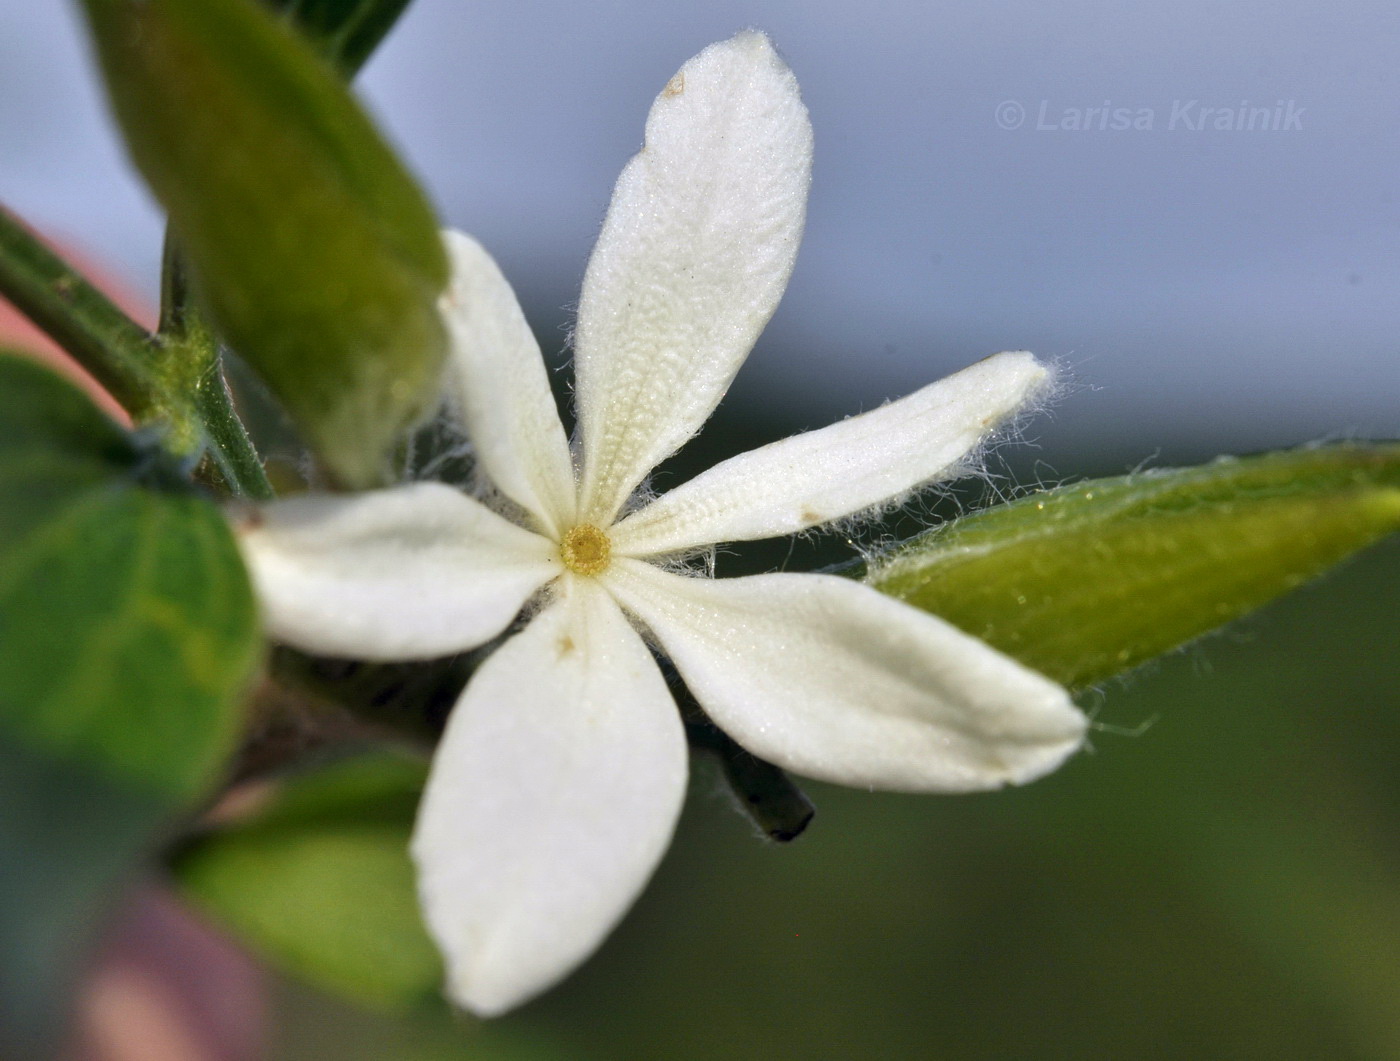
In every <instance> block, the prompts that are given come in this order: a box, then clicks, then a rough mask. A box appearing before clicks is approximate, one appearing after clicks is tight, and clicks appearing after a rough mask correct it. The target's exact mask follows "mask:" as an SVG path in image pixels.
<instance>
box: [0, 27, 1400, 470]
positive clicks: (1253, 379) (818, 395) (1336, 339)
mask: <svg viewBox="0 0 1400 1061" xmlns="http://www.w3.org/2000/svg"><path fill="white" fill-rule="evenodd" d="M750 25H752V26H757V27H760V28H763V29H766V30H768V31H769V33H770V34H771V35H772V36H773V38H774V40H775V41H776V43H777V45H778V47H779V48H780V49H781V50H782V52H783V53H784V54H785V56H786V57H787V59H788V61H789V62H790V63H791V65H792V66H793V68H794V70H795V71H796V73H797V76H798V78H799V80H800V82H801V84H802V88H803V92H804V96H805V98H806V100H807V103H808V106H809V107H810V109H811V111H812V118H813V122H814V125H815V129H816V139H817V158H816V176H815V185H814V189H813V195H812V203H811V211H810V215H809V222H808V229H807V235H806V242H805V244H804V246H803V249H802V253H801V255H800V256H799V259H798V267H797V272H796V274H795V276H794V278H793V282H792V286H791V288H790V289H789V291H788V295H787V298H786V299H785V300H784V302H783V304H782V306H781V308H780V309H779V311H778V314H777V316H776V318H775V319H774V321H773V324H772V326H771V327H770V329H769V332H768V333H767V335H766V336H765V338H764V340H763V341H762V342H761V344H760V346H759V351H758V353H757V355H756V356H755V357H754V358H753V360H752V361H751V362H750V364H749V366H748V367H747V368H746V370H745V372H744V374H743V375H741V377H740V380H739V383H738V384H737V385H736V387H735V388H734V391H733V393H732V396H731V402H732V403H733V405H734V406H737V407H738V408H743V407H745V406H747V405H752V406H754V407H758V406H759V404H760V403H761V404H762V406H763V407H764V408H768V409H770V410H771V408H772V405H771V403H773V402H774V401H780V402H786V403H788V405H787V408H789V409H790V410H791V412H790V416H791V417H792V418H793V419H792V426H819V425H821V424H823V423H826V422H828V421H829V420H830V419H831V417H832V416H833V415H837V414H841V413H849V412H854V411H857V410H859V409H861V408H866V407H869V406H870V405H871V404H874V403H878V402H879V401H882V400H884V399H885V398H888V397H894V396H898V395H900V394H903V393H906V392H908V391H910V390H912V389H914V388H915V387H917V386H919V385H921V384H923V383H926V382H929V381H931V380H932V379H934V378H936V377H939V376H942V375H944V374H945V373H947V372H948V371H950V370H953V369H955V368H958V367H960V366H962V365H964V364H966V363H968V362H970V361H973V360H975V359H977V358H979V357H981V356H984V355H986V354H988V353H992V352H995V351H996V350H1000V349H1007V348H1018V347H1021V348H1028V349H1031V350H1034V351H1035V352H1036V353H1038V354H1040V355H1042V356H1045V357H1049V358H1053V359H1057V360H1060V361H1061V362H1063V363H1065V364H1066V365H1068V366H1069V367H1070V368H1071V369H1072V372H1073V380H1074V382H1075V384H1076V387H1075V390H1074V391H1073V392H1072V393H1071V394H1070V395H1069V396H1068V397H1067V398H1065V399H1064V400H1062V401H1061V402H1059V403H1058V404H1057V406H1056V412H1055V417H1054V420H1053V421H1052V422H1044V421H1043V422H1041V423H1040V424H1039V425H1037V428H1036V429H1035V432H1034V433H1035V435H1036V436H1037V437H1038V439H1039V441H1040V443H1041V445H1042V447H1043V449H1042V453H1041V456H1042V457H1043V458H1044V459H1045V460H1046V461H1047V462H1048V463H1049V465H1050V467H1051V468H1052V469H1058V470H1060V471H1063V472H1066V473H1068V472H1070V471H1072V470H1074V468H1073V465H1074V464H1075V463H1076V462H1075V461H1073V460H1069V461H1068V465H1067V464H1066V462H1065V461H1063V460H1059V459H1056V458H1057V455H1058V454H1065V455H1068V454H1072V453H1076V452H1083V451H1084V450H1085V448H1089V449H1092V450H1094V451H1097V452H1099V453H1101V454H1104V455H1105V456H1108V455H1109V454H1111V455H1112V456H1111V460H1112V461H1117V462H1118V464H1119V465H1120V466H1121V467H1124V468H1126V467H1128V466H1131V465H1133V464H1135V463H1136V462H1137V461H1138V460H1140V459H1143V458H1151V457H1153V455H1154V454H1156V455H1157V456H1158V458H1159V459H1160V460H1161V461H1165V462H1170V461H1172V460H1191V459H1197V458H1198V457H1200V456H1201V455H1204V454H1208V453H1209V452H1212V451H1215V452H1221V451H1227V450H1234V451H1243V450H1251V449H1259V448H1264V447H1268V446H1276V445H1282V444H1290V443H1297V442H1304V441H1308V440H1312V439H1317V438H1321V437H1332V436H1336V435H1339V434H1340V435H1363V436H1395V435H1400V401H1397V398H1400V358H1397V356H1396V347H1397V340H1396V322H1397V321H1400V259H1397V255H1396V253H1395V250H1396V246H1397V242H1400V198H1397V187H1396V183H1397V181H1396V177H1397V172H1398V171H1400V74H1397V64H1396V62H1395V57H1396V54H1397V52H1398V51H1400V11H1398V10H1397V9H1396V8H1395V7H1394V6H1393V5H1391V4H1388V3H1379V2H1377V3H1355V2H1354V3H1348V4H1342V5H1338V6H1333V5H1315V4H1303V3H1292V4H1283V5H1279V4H1274V3H1268V4H1266V3H1261V2H1256V0H1250V2H1243V3H1234V4H1230V5H1221V4H1217V3H1213V2H1203V0H1186V2H1183V3H1177V4H1172V5H1123V4H1112V3H1101V2H1091V0H1070V2H1067V3H1056V4H1040V3H1034V4H1032V3H1024V2H1018V3H999V4H998V3H984V2H971V0H957V2H951V3H940V4H925V3H915V2H907V0H906V2H889V0H874V2H866V3H861V4H847V3H834V2H830V0H826V2H815V3H814V2H810V0H807V2H801V3H798V2H793V0H782V2H779V0H718V2H709V3H704V4H699V3H694V4H656V3H641V2H637V0H611V2H594V3H581V4H580V3H564V2H549V0H547V2H539V3H507V2H502V0H485V2H481V3H474V4H465V3H457V2H452V0H417V2H416V3H415V4H414V5H413V6H412V7H411V8H410V11H409V14H408V15H407V17H406V18H405V19H404V20H403V22H402V23H401V24H400V26H399V27H398V28H397V29H396V30H395V32H394V34H393V36H392V37H391V38H390V39H389V41H388V43H387V44H386V45H385V46H384V47H383V48H382V50H381V51H380V52H379V54H378V55H377V56H376V57H375V58H374V60H373V61H372V62H371V64H370V66H369V67H368V68H367V70H366V72H365V73H364V75H363V77H362V81H361V88H362V91H363V93H364V95H365V96H366V98H367V99H368V102H369V104H370V106H371V108H372V109H373V111H374V112H375V113H376V114H377V115H378V117H379V118H380V120H381V124H382V126H383V128H384V129H385V130H386V132H387V134H388V136H389V137H390V139H391V140H392V141H393V142H395V143H396V144H397V145H398V146H399V147H400V148H401V149H402V150H403V152H404V153H405V154H406V155H407V157H408V158H409V159H410V161H411V163H412V165H413V167H414V168H415V169H416V171H417V172H418V173H419V175H420V176H421V177H422V178H423V180H424V181H425V182H426V184H427V186H428V188H429V189H430V192H431V194H432V196H433V198H434V200H435V201H436V203H437V204H438V206H439V208H440V211H441V214H442V216H443V218H444V219H445V220H446V221H447V222H448V223H450V224H453V225H455V226H458V227H461V228H464V229H467V230H469V231H471V232H473V233H475V234H476V235H477V236H478V237H479V238H480V239H482V241H483V242H484V243H486V245H487V246H488V247H489V248H490V249H491V250H492V251H493V252H494V253H495V254H496V255H497V256H498V257H499V259H500V260H501V262H502V265H503V267H504V268H505V271H506V273H507V275H508V276H509V277H511V279H512V280H513V281H514V282H515V284H516V285H517V287H518V288H519V289H520V291H521V295H522V299H523V301H524V302H525V304H526V307H527V310H528V311H529V313H530V315H531V318H532V320H533V322H534V323H535V325H536V328H537V330H538V331H539V332H540V333H541V336H542V339H543V341H544V342H545V344H546V345H547V346H548V345H549V344H550V343H551V341H554V342H555V344H556V345H557V344H558V342H560V341H562V338H563V331H562V328H563V326H564V325H565V323H566V322H567V319H568V318H567V314H566V307H568V306H569V305H570V304H572V303H573V301H574V300H575V299H576V298H577V291H578V284H579V280H580V278H581V275H582V271H583V266H584V263H585V261H586V258H587V255H588V251H589V248H590V247H591V245H592V242H593V239H594V236H595V233H596V231H597V228H598V225H599V223H600V221H601V218H602V214H603V211H604V208H605V206H606V204H607V200H608V195H609V192H610V189H611V185H612V182H613V180H614V179H615V177H616V174H617V172H618V171H619V169H620V168H621V166H622V164H623V162H624V161H625V160H626V159H627V158H628V156H629V155H630V154H631V153H632V152H633V151H635V150H636V148H637V147H638V146H639V143H640V138H641V130H642V121H643V118H644V116H645V113H646V108H647V105H648V104H649V102H650V100H651V98H652V97H653V96H654V95H655V93H656V92H657V90H658V89H659V87H660V86H661V85H663V84H664V83H665V82H666V80H667V78H668V77H669V76H670V74H671V73H672V72H674V70H675V69H676V68H677V67H678V66H679V65H680V64H681V63H682V62H683V61H684V60H685V59H686V58H688V57H689V56H690V55H692V54H694V53H695V52H696V51H698V50H699V49H700V48H701V47H703V46H704V45H705V44H707V43H709V42H710V41H713V40H716V39H718V38H721V37H724V36H727V35H729V34H731V33H733V32H734V31H735V30H737V29H739V28H742V27H744V26H750ZM1193 100H1194V101H1199V102H1198V103H1196V104H1195V105H1192V104H1191V103H1190V101H1193ZM1013 101H1014V103H1015V104H1016V105H1019V107H1020V111H1018V110H1017V107H1016V106H1011V105H1010V104H1011V103H1012V102H1013ZM1246 102H1247V104H1248V105H1249V106H1250V107H1260V106H1262V107H1267V108H1270V109H1271V110H1272V109H1274V108H1278V107H1280V106H1282V107H1283V108H1284V113H1285V114H1287V113H1288V111H1287V108H1288V107H1290V106H1291V107H1292V113H1293V114H1294V115H1296V121H1295V122H1293V123H1292V124H1293V125H1294V126H1295V127H1293V128H1287V129H1278V130H1274V129H1270V130H1267V131H1261V130H1257V129H1256V130H1253V131H1249V130H1237V131H1222V130H1217V129H1214V128H1213V127H1208V128H1204V129H1194V128H1186V127H1185V123H1183V122H1181V121H1178V122H1177V123H1176V128H1171V127H1170V126H1171V124H1172V123H1171V117H1172V112H1173V108H1174V107H1176V106H1181V107H1184V108H1185V115H1186V119H1187V121H1188V122H1190V123H1192V124H1199V123H1200V122H1201V118H1200V115H1201V111H1202V108H1205V107H1214V108H1229V109H1235V110H1237V109H1238V108H1239V107H1240V106H1241V105H1242V104H1245V103H1246ZM1105 103H1107V104H1108V105H1109V106H1110V107H1111V108H1127V109H1128V110H1129V111H1130V112H1132V114H1133V116H1134V117H1137V116H1138V115H1139V113H1140V112H1141V111H1142V110H1143V109H1144V108H1146V109H1148V110H1150V111H1151V112H1152V120H1153V128H1152V129H1150V130H1135V129H1133V130H1115V129H1112V128H1108V129H1100V128H1098V127H1097V125H1098V118H1097V116H1096V117H1094V118H1093V119H1091V121H1092V122H1093V124H1094V127H1093V128H1091V129H1088V130H1080V131H1077V132H1075V131H1067V130H1065V129H1063V128H1059V129H1042V128H1037V127H1038V126H1040V125H1043V124H1044V125H1061V126H1062V125H1064V124H1065V122H1064V120H1063V119H1064V111H1065V109H1066V108H1078V109H1081V110H1083V109H1085V108H1089V107H1096V108H1101V107H1103V106H1104V104H1105ZM1042 107H1044V110H1045V115H1046V121H1044V122H1042V120H1041V111H1042ZM1018 113H1023V114H1024V120H1023V122H1022V124H1021V125H1020V126H1019V127H1017V128H1004V127H1003V125H1006V124H1011V123H1012V122H1014V119H1015V116H1016V115H1017V114H1018ZM998 119H1000V122H999V120H998ZM1207 124H1209V122H1207ZM0 200H3V201H5V202H6V203H7V204H8V205H9V206H10V207H11V208H12V209H15V210H17V211H19V212H20V213H21V214H23V215H24V216H25V217H27V218H28V219H30V220H31V221H32V222H34V223H35V224H36V225H38V226H40V227H41V228H43V229H45V230H46V231H48V232H51V233H54V234H57V235H58V236H60V237H61V238H63V239H65V240H68V241H70V242H71V243H73V244H76V245H80V246H81V247H83V248H84V249H85V250H87V251H89V252H91V253H93V254H95V255H97V256H98V257H100V258H101V259H103V260H106V261H109V262H111V263H113V264H114V265H115V266H117V267H118V268H120V269H122V270H124V271H125V273H126V274H127V275H128V276H130V277H131V278H132V279H133V281H134V282H135V283H136V284H138V285H140V288H141V289H142V290H145V291H148V292H151V291H153V290H154V285H155V277H156V270H157V262H158V257H157V256H158V248H159V221H158V218H157V214H156V212H155V210H154V209H153V207H152V205H151V203H150V201H149V199H148V198H147V196H146V194H145V192H144V190H143V189H142V188H141V187H140V186H139V185H138V183H137V182H136V180H135V179H134V177H133V176H132V174H131V172H130V170H129V169H128V167H127V165H126V163H125V161H124V160H123V158H122V155H121V153H120V150H119V147H118V146H117V143H116V141H115V139H114V137H113V134H112V130H111V128H110V126H109V123H108V121H107V118H106V114H105V111H104V105H103V102H102V100H101V97H100V94H99V90H98V88H97V86H96V84H95V82H94V76H93V72H92V69H91V66H90V64H89V62H88V61H87V56H86V45H85V42H84V40H83V39H82V36H81V33H80V31H79V27H78V25H77V22H76V18H75V8H74V5H72V4H68V3H45V4H33V3H28V2H20V0H0Z"/></svg>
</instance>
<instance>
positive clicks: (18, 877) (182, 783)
mask: <svg viewBox="0 0 1400 1061" xmlns="http://www.w3.org/2000/svg"><path fill="white" fill-rule="evenodd" d="M165 460H166V458H165V457H164V456H163V454H161V453H160V452H159V451H157V450H155V449H154V448H153V447H151V446H149V444H145V445H143V444H141V443H140V442H139V441H137V440H133V438H132V437H131V436H128V435H127V434H126V433H125V432H124V431H122V429H121V428H119V427H118V426H117V425H116V424H114V423H112V422H111V421H110V420H109V419H107V418H106V417H105V416H104V415H103V414H102V413H100V412H99V411H98V410H97V409H96V408H95V407H94V406H93V405H92V403H91V402H89V401H88V399H87V398H86V397H85V396H83V395H82V394H81V393H79V392H78V391H77V389H76V388H74V387H73V386H72V385H71V384H69V383H67V382H65V381H63V380H61V379H60V378H59V377H57V376H56V375H54V374H53V373H51V372H49V371H47V370H46V369H44V368H41V367H39V366H38V365H37V364H35V363H33V362H31V361H28V360H26V359H24V358H21V357H15V356H8V355H0V866H3V867H4V872H3V873H0V1028H3V1029H4V1031H3V1032H0V1040H5V1039H6V1036H8V1037H9V1041H8V1042H6V1044H5V1045H8V1046H10V1047H11V1049H13V1050H14V1051H15V1052H17V1053H19V1054H21V1055H24V1054H25V1053H26V1052H29V1051H31V1050H32V1049H33V1044H34V1043H37V1042H40V1041H42V1039H43V1037H44V1036H45V1035H49V1034H53V1032H54V1031H55V1029H56V1027H57V1025H58V1023H59V1021H60V1018H61V1006H62V1003H61V999H62V996H63V993H64V991H65V990H66V988H67V987H68V986H69V983H70V981H71V978H72V976H73V975H74V973H75V969H76V965H77V963H78V961H79V960H80V958H81V956H82V953H83V950H84V948H85V945H86V943H88V942H89V940H90V936H91V933H92V931H93V929H94V927H95V922H96V921H97V919H98V918H99V917H100V916H101V915H102V914H103V913H104V912H105V910H106V908H107V906H108V905H109V903H110V902H111V901H113V900H114V898H116V897H117V896H118V895H119V889H117V888H116V885H117V884H119V883H120V882H121V880H122V878H124V877H125V876H126V875H127V874H129V873H131V872H132V871H133V869H134V867H135V865H136V863H137V862H138V861H139V860H140V859H141V858H142V857H144V856H145V855H146V854H147V852H148V850H149V849H150V848H151V847H152V846H153V845H154V844H155V842H156V841H157V840H158V839H159V837H160V834H162V833H163V832H164V831H165V830H166V829H168V828H169V826H170V824H171V823H172V821H173V820H174V819H175V818H176V817H177V816H179V815H181V814H183V813H185V812H187V811H188V809H189V808H190V807H191V805H192V804H193V803H194V802H195V801H196V800H198V799H199V798H200V797H201V796H203V795H204V794H205V792H206V791H207V789H208V787H209V784H210V782H211V781H212V780H213V779H214V777H215V775H216V772H217V770H218V769H219V767H220V765H221V764H222V762H223V761H224V760H225V759H226V757H227V756H228V754H229V753H230V751H231V750H232V747H233V744H234V741H235V738H236V736H237V732H238V729H239V722H240V711H239V706H238V705H239V701H238V697H239V694H240V693H241V692H242V690H243V688H244V687H245V685H246V684H247V682H248V681H249V679H250V677H251V674H252V670H253V668H254V666H255V664H256V661H257V654H258V638H257V628H256V621H255V613H254V607H253V600H252V594H251V591H250V589H249V586H248V582H247V579H246V576H245V574H244V571H243V566H242V563H241V562H240V560H239V557H238V552H237V548H236V546H235V545H234V543H233V540H232V536H231V535H230V533H229V530H228V527H227V525H226V523H225V522H224V519H223V517H222V516H221V515H220V514H219V512H218V510H217V509H215V508H214V506H212V505H211V504H209V503H208V502H207V501H205V500H204V499H203V498H201V497H199V496H196V495H195V494H194V493H192V492H191V491H190V489H189V488H188V487H187V486H186V485H185V484H184V483H183V482H182V481H181V480H180V478H179V476H178V475H177V474H176V472H175V471H174V470H172V469H170V468H168V467H167V466H166V465H165V463H164V462H165ZM0 1052H3V1051H0ZM6 1056H9V1055H8V1054H7V1055H6Z"/></svg>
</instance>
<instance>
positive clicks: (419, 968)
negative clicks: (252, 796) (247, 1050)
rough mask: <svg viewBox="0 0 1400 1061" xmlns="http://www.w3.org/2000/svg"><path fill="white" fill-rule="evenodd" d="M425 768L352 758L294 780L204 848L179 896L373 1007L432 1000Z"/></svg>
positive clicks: (182, 877) (435, 970)
mask: <svg viewBox="0 0 1400 1061" xmlns="http://www.w3.org/2000/svg"><path fill="white" fill-rule="evenodd" d="M425 776H426V770H425V768H424V767H423V765H422V764H420V763H417V762H414V761H411V760H407V759H403V758H398V757H394V756H389V755H370V756H365V757H362V758H359V759H352V760H349V761H346V762H342V763H339V764H336V765H335V766H331V767H327V768H324V769H322V770H320V771H317V772H316V773H313V774H308V775H306V776H304V777H300V778H297V779H294V780H292V781H289V782H287V783H286V784H285V786H284V788H283V789H282V791H281V792H280V793H279V794H278V796H277V798H276V799H275V800H274V801H273V803H272V804H271V805H270V806H269V807H268V808H267V809H265V810H264V811H262V812H261V813H259V814H257V815H255V816H254V817H253V818H251V819H249V820H246V821H244V822H241V823H239V824H237V825H234V826H231V827H229V828H226V829H224V830H221V831H219V832H216V833H211V834H209V835H208V836H205V837H203V838H201V839H200V840H199V841H198V842H196V843H195V844H193V845H192V846H191V847H190V848H189V849H188V850H186V851H184V852H183V853H182V854H181V856H180V858H179V860H178V862H177V864H176V873H177V876H178V879H179V881H180V884H181V887H182V889H183V890H184V892H185V894H186V896H187V897H188V898H190V899H191V900H192V901H193V902H194V903H195V904H196V905H198V906H199V907H200V908H202V909H203V910H205V911H206V912H207V913H208V914H210V915H211V916H212V917H214V918H215V919H216V920H217V921H219V922H220V923H221V924H223V925H224V926H225V927H227V928H228V929H229V930H231V931H232V932H234V933H235V934H237V935H238V936H239V937H240V938H242V939H243V940H244V941H246V942H247V943H248V944H250V945H251V946H253V947H254V948H255V949H256V950H258V951H259V952H260V953H261V954H263V955H264V956H265V957H266V958H268V959H269V960H271V961H272V962H274V963H276V964H278V965H280V966H282V967H283V968H285V969H287V970H288V971H290V972H293V973H296V974H297V975H299V976H302V977H304V978H305V979H307V980H309V981H311V982H313V983H316V984H319V985H320V986H322V987H325V988H329V989H331V990H333V991H336V992H339V993H341V994H344V995H347V996H349V997H350V998H352V999H356V1000H358V1001H360V1002H364V1003H367V1004H369V1005H373V1006H378V1007H388V1008H402V1007H404V1006H408V1005H412V1004H414V1003H418V1002H422V1001H424V1000H426V999H429V998H432V997H434V996H436V995H437V994H438V992H439V990H440V985H441V983H442V965H441V962H440V960H439V958H438V956H437V951H436V949H435V948H434V947H433V945H432V943H431V942H430V941H429V939H428V936H427V933H426V932H425V931H424V929H423V923H422V921H421V919H420V918H419V915H418V898H417V892H416V890H415V887H414V873H413V865H412V863H411V862H410V861H409V857H408V841H409V834H410V832H411V831H412V827H413V816H414V812H415V810H416V809H417V806H418V798H419V795H420V794H421V792H422V788H423V782H424V779H425Z"/></svg>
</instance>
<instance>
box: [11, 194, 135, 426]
mask: <svg viewBox="0 0 1400 1061" xmlns="http://www.w3.org/2000/svg"><path fill="white" fill-rule="evenodd" d="M0 295H3V296H4V297H5V298H6V299H8V300H9V301H10V302H12V303H14V306H15V308H16V309H18V310H19V311H20V312H21V313H23V314H24V315H25V316H26V317H28V318H29V319H30V320H31V321H33V322H34V324H35V325H36V326H37V327H39V328H40V329H42V330H43V331H44V332H46V333H47V334H48V335H49V336H50V337H52V338H53V340H54V341H55V342H56V343H58V345H59V346H61V347H63V349H64V350H66V351H68V353H70V354H72V355H73V357H74V359H75V360H76V361H77V362H78V363H79V364H80V365H82V366H83V367H84V368H85V369H87V370H88V371H89V372H91V373H92V375H93V376H94V377H95V378H96V379H97V382H98V383H100V384H102V386H103V387H104V388H105V389H106V390H107V391H108V393H110V394H111V395H112V397H114V398H116V400H117V401H118V403H120V404H121V406H122V407H123V408H124V409H126V410H127V411H128V412H129V413H131V414H132V416H133V417H135V418H136V419H137V420H144V419H146V418H147V417H148V414H149V413H150V411H151V410H152V409H153V408H154V407H155V406H156V405H157V404H158V400H157V395H158V393H159V390H160V385H159V380H158V379H157V377H156V374H155V372H154V371H153V366H152V363H151V351H152V347H153V345H154V340H153V338H152V336H151V335H150V334H149V333H148V332H147V331H146V330H145V329H144V328H142V327H141V326H140V325H139V324H137V323H136V322H135V321H133V320H132V319H131V318H130V317H128V316H127V315H126V314H125V313H123V312H122V311H121V310H120V309H118V308H117V307H116V306H115V305H114V304H113V303H112V301H111V300H110V299H109V298H107V296H106V295H104V294H102V292H101V291H99V290H97V288H95V287H93V286H92V284H90V283H88V281H87V280H86V279H85V278H84V277H83V276H82V275H81V274H80V273H79V272H78V271H77V270H75V269H73V268H72V267H71V266H69V265H68V263H67V262H65V261H64V260H63V259H62V258H60V257H59V256H58V255H56V254H54V253H53V251H51V250H49V248H48V247H46V246H45V245H44V244H43V243H42V242H41V241H40V240H39V239H38V238H37V237H36V236H35V235H34V234H33V233H31V232H30V231H29V230H28V229H27V228H25V226H24V225H23V224H22V223H21V222H20V220H19V219H18V218H17V217H15V216H14V215H13V214H11V213H10V212H9V211H8V210H6V209H5V208H4V207H0Z"/></svg>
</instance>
